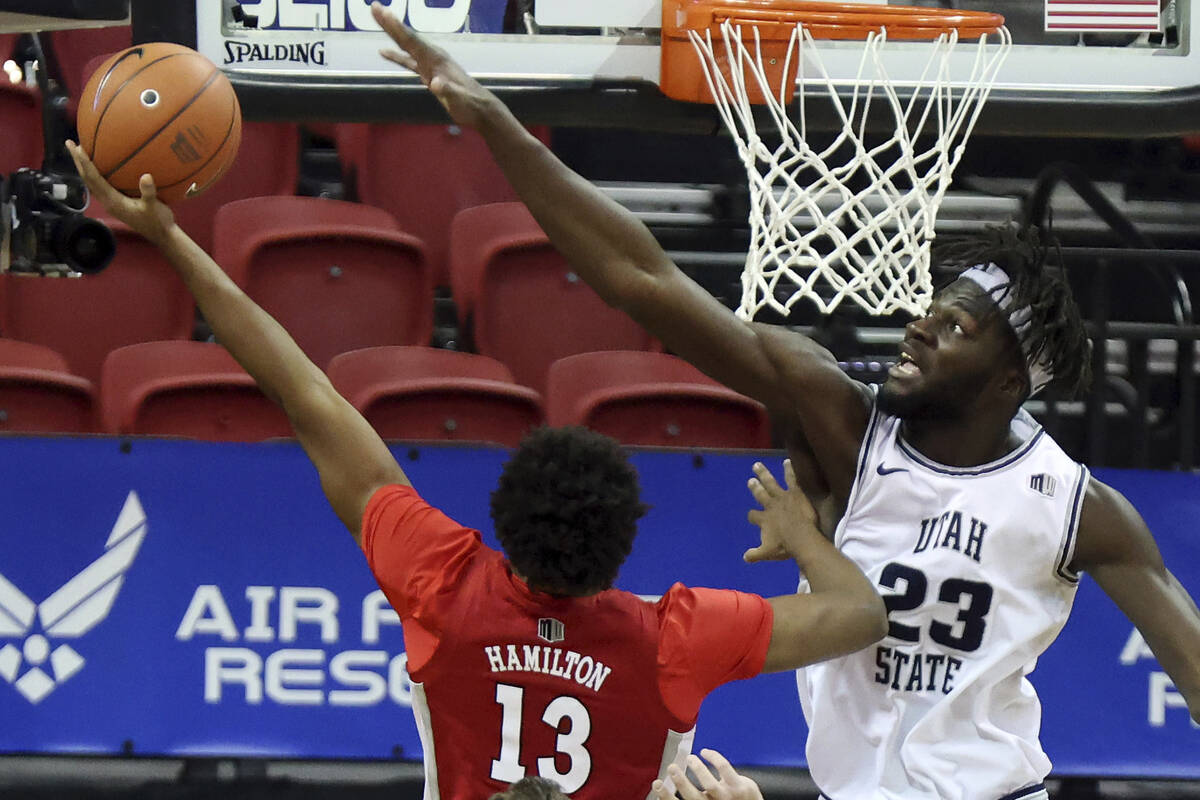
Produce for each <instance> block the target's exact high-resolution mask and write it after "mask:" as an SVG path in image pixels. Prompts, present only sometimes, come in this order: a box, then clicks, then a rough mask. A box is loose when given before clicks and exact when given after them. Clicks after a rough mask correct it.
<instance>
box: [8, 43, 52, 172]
mask: <svg viewBox="0 0 1200 800" xmlns="http://www.w3.org/2000/svg"><path fill="white" fill-rule="evenodd" d="M0 60H2V59H0ZM39 96H40V95H39V94H38V93H37V92H33V91H30V90H29V89H26V88H25V87H23V86H14V85H13V84H10V83H8V79H7V78H5V77H4V76H3V74H2V73H0V142H3V145H0V176H3V175H7V174H8V173H10V172H14V171H16V170H17V169H20V168H21V167H29V168H30V169H41V167H42V112H41V107H40V105H39V103H40V100H39V99H38V98H39Z"/></svg>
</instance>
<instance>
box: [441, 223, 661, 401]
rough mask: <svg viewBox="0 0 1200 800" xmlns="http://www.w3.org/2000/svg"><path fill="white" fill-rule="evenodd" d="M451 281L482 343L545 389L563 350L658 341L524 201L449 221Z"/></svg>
mask: <svg viewBox="0 0 1200 800" xmlns="http://www.w3.org/2000/svg"><path fill="white" fill-rule="evenodd" d="M450 231H451V241H450V269H451V272H450V283H451V287H452V292H453V293H454V297H455V301H456V302H457V303H458V306H459V313H460V317H461V319H460V322H461V323H464V324H466V320H467V319H468V318H469V319H470V323H469V324H470V329H471V331H472V332H473V336H474V342H475V349H477V350H478V351H479V352H480V353H483V354H485V355H489V356H492V357H493V358H498V359H500V360H501V361H503V362H504V363H505V364H507V365H508V367H509V368H510V369H511V370H512V371H513V374H514V375H515V376H516V378H517V382H518V383H523V384H525V385H526V386H532V387H533V388H535V389H538V390H542V389H543V388H544V387H545V385H546V370H547V368H548V367H549V366H550V364H551V363H552V362H554V361H556V360H558V359H560V358H562V357H564V356H568V355H573V354H575V353H585V352H590V351H594V350H653V349H657V347H658V345H657V343H656V342H655V340H654V338H653V337H651V336H650V335H649V334H648V333H646V332H645V331H644V330H643V329H642V328H641V326H639V325H638V324H637V323H635V322H634V321H633V320H632V319H630V318H629V317H628V316H626V315H625V314H624V313H622V312H620V311H617V310H616V309H613V308H610V307H609V306H607V305H606V304H605V303H604V301H603V300H601V299H600V296H599V295H597V294H596V293H595V292H594V291H592V289H591V288H590V287H588V286H587V284H585V283H584V282H583V281H582V280H581V279H580V278H579V276H578V275H576V274H575V273H574V272H572V271H571V268H570V266H569V265H568V264H567V262H566V260H565V259H564V258H563V257H562V256H561V255H560V254H559V252H558V251H557V250H555V249H554V247H553V246H552V245H551V244H550V241H549V239H547V238H546V234H545V233H543V232H542V230H541V228H539V227H538V224H537V222H535V221H534V219H533V216H532V215H530V213H529V211H528V209H526V208H525V206H524V205H523V204H521V203H494V204H492V205H486V206H478V207H476V208H468V209H465V210H463V211H460V212H459V213H458V214H457V215H455V217H454V221H453V222H452V224H451V227H450Z"/></svg>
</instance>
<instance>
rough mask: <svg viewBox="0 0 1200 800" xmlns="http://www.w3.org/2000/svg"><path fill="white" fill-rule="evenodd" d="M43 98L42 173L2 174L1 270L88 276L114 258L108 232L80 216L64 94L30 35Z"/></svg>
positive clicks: (81, 201)
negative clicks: (48, 71) (67, 140)
mask: <svg viewBox="0 0 1200 800" xmlns="http://www.w3.org/2000/svg"><path fill="white" fill-rule="evenodd" d="M31 40H32V47H33V54H34V58H35V61H34V63H36V64H37V65H38V66H37V68H36V69H37V79H38V88H39V89H41V95H42V137H43V146H44V152H45V154H46V155H45V159H44V160H43V162H42V168H41V169H40V170H35V169H29V168H22V169H19V170H17V171H16V172H14V173H12V174H11V175H9V176H7V177H3V176H0V272H9V271H11V272H24V273H32V274H35V275H76V276H77V275H90V274H94V273H96V272H99V271H100V270H102V269H104V268H105V267H107V266H108V263H109V262H110V261H112V258H113V256H114V255H115V254H116V250H117V244H116V240H115V239H114V238H113V235H112V231H110V230H109V229H108V226H107V225H105V224H104V223H103V222H100V221H98V220H94V219H89V218H88V217H85V216H84V215H83V212H84V209H86V208H87V205H88V190H87V186H85V185H84V183H83V179H82V178H80V177H79V174H78V172H77V171H76V170H75V164H74V162H73V161H72V160H71V156H70V154H68V153H67V149H66V145H65V140H66V139H67V137H68V136H71V135H72V133H73V132H72V130H71V126H70V122H69V121H68V120H69V118H68V115H67V95H66V92H65V91H63V89H62V87H61V85H60V84H59V83H58V82H57V81H52V80H50V79H49V78H48V77H47V75H46V72H45V69H44V68H43V65H44V64H45V63H46V62H45V58H44V57H43V54H42V48H41V43H40V42H39V41H38V38H37V35H36V34H35V35H33V36H32V37H31Z"/></svg>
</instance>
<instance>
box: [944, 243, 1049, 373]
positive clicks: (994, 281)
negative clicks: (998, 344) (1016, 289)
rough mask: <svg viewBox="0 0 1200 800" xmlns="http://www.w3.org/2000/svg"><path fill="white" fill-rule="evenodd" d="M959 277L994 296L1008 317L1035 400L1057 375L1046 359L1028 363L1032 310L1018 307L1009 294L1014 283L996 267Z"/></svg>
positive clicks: (968, 271) (982, 266) (984, 266)
mask: <svg viewBox="0 0 1200 800" xmlns="http://www.w3.org/2000/svg"><path fill="white" fill-rule="evenodd" d="M959 277H960V278H966V279H967V280H969V281H974V282H975V283H976V284H977V285H978V286H979V287H980V288H982V289H983V291H984V292H986V293H987V294H988V295H990V296H991V298H992V300H994V301H995V303H996V305H997V306H999V307H1000V311H1001V312H1003V313H1004V314H1005V316H1006V318H1007V319H1008V324H1009V327H1011V328H1012V330H1013V333H1015V334H1016V335H1017V341H1018V342H1020V344H1021V351H1022V352H1023V353H1024V354H1025V361H1026V364H1027V366H1028V368H1029V396H1030V397H1033V396H1034V395H1035V394H1037V393H1038V392H1040V391H1041V390H1042V389H1043V388H1045V386H1046V384H1048V383H1050V381H1051V380H1053V379H1054V373H1053V372H1051V371H1050V363H1049V362H1048V361H1047V360H1046V358H1045V356H1043V357H1042V358H1039V359H1038V360H1037V361H1033V362H1030V360H1029V341H1028V339H1027V338H1026V337H1027V336H1028V334H1029V328H1030V318H1031V317H1032V316H1033V311H1032V309H1030V308H1029V306H1021V305H1017V302H1016V300H1015V299H1014V298H1013V295H1012V292H1010V291H1009V288H1010V286H1011V284H1012V281H1011V280H1010V279H1009V277H1008V273H1007V272H1005V271H1004V270H1002V269H1000V267H998V266H996V265H995V264H978V265H976V266H974V267H971V268H970V269H966V270H963V272H962V274H961V275H960V276H959ZM997 293H999V296H997Z"/></svg>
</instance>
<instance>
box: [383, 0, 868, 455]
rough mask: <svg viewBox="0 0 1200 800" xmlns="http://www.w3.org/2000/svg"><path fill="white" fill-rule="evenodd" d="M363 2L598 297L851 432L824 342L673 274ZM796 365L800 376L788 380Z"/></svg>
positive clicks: (555, 163)
mask: <svg viewBox="0 0 1200 800" xmlns="http://www.w3.org/2000/svg"><path fill="white" fill-rule="evenodd" d="M372 11H373V13H374V15H375V19H376V21H378V22H379V23H380V25H382V27H383V28H384V30H385V31H387V33H388V34H389V36H391V38H392V39H393V41H395V43H396V44H397V46H398V47H399V48H400V49H399V50H388V51H385V52H384V55H385V57H387V58H388V59H390V60H392V61H394V62H395V63H397V64H400V65H401V66H404V67H407V68H408V69H411V70H413V71H414V72H416V73H417V74H418V75H419V76H420V77H421V79H422V80H423V81H424V82H425V84H426V85H427V86H428V87H429V89H430V90H431V91H432V92H433V94H434V96H435V97H436V98H437V99H438V100H439V101H440V102H441V104H442V105H443V106H444V107H445V108H446V110H447V112H448V113H449V115H450V116H451V117H452V118H453V119H454V121H455V122H457V123H458V124H460V125H464V126H468V127H471V128H475V129H476V130H478V131H479V132H480V133H481V134H482V135H483V137H484V139H485V140H486V142H487V144H488V147H489V148H490V149H491V151H492V155H493V156H494V157H495V159H496V162H497V163H498V164H499V166H500V167H501V169H502V170H503V171H504V174H505V175H506V176H507V177H508V179H509V181H510V182H511V183H512V185H513V187H514V188H515V189H516V191H517V194H518V195H519V196H520V197H521V199H522V200H523V201H524V203H525V205H526V206H528V208H529V210H530V211H531V212H532V213H533V216H534V217H535V218H536V219H537V221H538V223H539V224H540V225H541V226H542V228H543V230H545V232H546V234H547V236H549V238H550V241H551V242H552V243H553V244H554V246H555V247H556V248H557V249H558V250H559V251H560V252H561V253H562V254H563V256H564V257H566V259H567V261H568V262H570V264H571V267H572V269H574V270H575V271H576V272H578V273H579V274H580V276H582V277H583V279H584V280H585V281H587V283H588V284H589V285H591V286H592V288H594V289H595V290H596V291H597V293H599V295H600V296H601V297H602V298H603V299H604V300H605V301H606V302H607V303H609V304H610V305H612V306H615V307H617V308H620V309H622V310H624V311H625V312H626V313H628V314H629V315H630V316H632V317H633V318H634V319H635V320H637V321H638V322H639V323H640V324H641V325H642V326H643V327H645V328H646V329H647V330H649V331H650V332H651V333H652V334H654V335H655V336H657V337H658V338H659V339H661V340H662V341H663V342H664V343H665V344H666V345H667V346H668V347H669V348H670V349H671V350H672V351H674V352H676V353H678V354H679V355H681V356H682V357H684V358H686V359H687V360H688V361H691V362H692V363H693V364H695V365H696V366H697V367H699V368H700V369H701V370H703V371H704V372H706V373H708V374H709V375H711V376H712V377H714V378H716V379H717V380H719V381H721V382H723V383H725V384H726V385H728V386H730V387H732V388H733V389H735V390H737V391H739V392H742V393H743V394H747V395H749V396H751V397H754V398H755V399H757V400H760V401H761V402H763V403H765V404H766V405H767V406H768V407H770V408H772V409H774V410H781V411H782V410H789V409H794V408H795V406H796V405H797V404H803V403H804V402H805V398H804V397H802V396H798V395H801V394H811V395H813V396H817V395H819V396H820V397H821V401H822V408H823V409H825V411H824V412H823V413H824V414H825V415H826V416H829V415H830V414H841V415H849V416H850V422H849V423H848V424H849V425H850V427H855V426H857V435H858V436H861V432H862V429H864V428H865V426H866V421H867V418H866V411H865V409H866V403H865V400H864V397H863V394H862V390H861V387H860V386H859V384H857V383H855V382H854V381H852V380H850V379H849V378H848V377H846V375H845V374H844V373H842V372H841V370H839V369H838V367H837V364H836V362H835V361H834V359H833V358H832V357H831V356H830V355H829V353H828V352H827V351H825V350H824V348H821V347H820V346H818V345H817V344H816V343H815V342H812V341H811V340H808V339H805V338H804V337H801V336H799V335H797V334H791V335H790V338H792V339H794V340H800V341H799V342H793V343H792V344H791V345H789V349H788V351H787V352H786V353H784V352H782V351H780V350H779V349H778V348H777V347H774V348H773V346H774V345H775V344H777V342H776V341H765V340H764V339H763V338H762V337H761V336H760V332H761V328H762V326H757V325H752V324H746V323H744V322H742V321H740V320H738V319H737V317H736V316H734V314H733V313H732V312H731V311H729V310H728V309H727V308H725V307H724V306H723V305H721V303H719V302H718V301H717V300H716V299H715V298H713V297H712V296H711V295H710V294H709V293H708V292H706V291H705V290H704V289H703V288H702V287H701V286H699V285H698V284H696V283H695V282H694V281H692V280H691V279H690V278H688V277H687V276H686V275H684V274H683V272H681V271H680V270H679V269H678V267H676V265H675V264H673V263H672V262H671V260H670V258H668V256H667V254H666V253H665V252H664V251H663V249H662V247H660V246H659V244H658V242H657V241H655V239H654V237H653V236H652V235H651V233H650V231H649V230H648V229H647V228H646V226H645V225H643V224H642V223H641V221H640V220H638V219H637V218H636V217H634V216H633V215H632V214H630V213H629V212H628V211H627V210H626V209H624V208H623V207H621V206H620V205H619V204H618V203H616V202H614V201H613V200H611V199H610V198H609V197H608V196H607V195H605V194H604V193H603V192H601V191H599V190H598V189H597V188H596V187H594V186H592V185H591V184H590V183H589V182H588V181H587V180H585V179H584V178H582V177H581V176H579V175H578V174H576V173H575V172H573V171H572V170H570V169H569V168H567V167H566V165H564V164H563V163H562V162H561V161H559V160H558V159H557V158H556V157H555V156H554V154H553V153H551V152H550V150H549V149H548V148H546V147H545V145H543V144H542V143H541V142H540V141H538V140H537V139H536V138H535V137H534V136H532V135H531V134H530V133H529V132H528V131H527V130H525V128H524V127H523V126H522V125H521V124H520V123H519V122H518V121H517V119H516V118H515V117H514V116H513V114H512V113H511V112H510V111H509V109H508V108H507V107H505V105H504V104H503V103H502V102H501V101H500V100H499V99H498V98H497V97H496V96H495V95H494V94H493V93H492V92H490V91H488V90H487V89H486V88H484V87H483V86H481V85H480V84H479V83H478V82H477V81H475V80H474V79H473V78H472V77H471V76H470V75H468V74H467V73H466V72H465V71H464V70H463V69H462V68H461V67H460V66H459V65H458V64H456V63H455V62H454V61H453V60H452V59H451V58H450V57H449V56H448V55H447V54H446V53H445V52H444V51H442V50H441V49H440V48H437V47H435V46H433V45H431V44H430V43H429V42H427V41H426V40H425V39H424V38H422V37H421V36H420V35H418V34H416V33H414V32H413V31H411V30H410V29H409V28H407V27H406V26H405V25H403V24H402V23H401V21H400V20H398V19H397V18H396V17H395V15H393V14H392V13H391V12H390V11H387V10H385V9H384V8H383V7H382V6H381V5H380V4H378V3H375V4H374V5H373V6H372ZM785 358H787V359H794V358H799V359H800V361H799V363H797V364H794V365H793V367H792V371H791V372H790V373H788V374H787V375H784V374H783V373H781V372H780V370H779V362H780V361H781V360H783V359H785ZM797 377H798V378H800V379H801V385H800V386H797V385H796V384H795V383H794V381H790V380H788V378H797ZM798 390H801V391H798ZM829 409H833V411H832V412H831V411H829ZM824 424H825V425H827V426H828V425H833V424H836V420H831V419H825V420H824ZM851 438H853V439H854V447H853V448H852V449H854V450H857V438H856V437H853V436H852V437H851ZM851 466H852V465H851Z"/></svg>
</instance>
